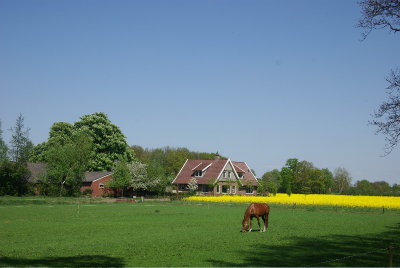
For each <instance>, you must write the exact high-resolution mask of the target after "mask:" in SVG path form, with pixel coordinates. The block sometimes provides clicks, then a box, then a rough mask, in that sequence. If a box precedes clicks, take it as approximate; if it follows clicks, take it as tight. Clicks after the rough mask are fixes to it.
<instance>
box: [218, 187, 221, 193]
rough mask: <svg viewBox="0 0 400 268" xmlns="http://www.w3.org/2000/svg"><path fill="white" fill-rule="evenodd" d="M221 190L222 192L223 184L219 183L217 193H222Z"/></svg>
mask: <svg viewBox="0 0 400 268" xmlns="http://www.w3.org/2000/svg"><path fill="white" fill-rule="evenodd" d="M220 192H221V186H220V185H217V193H220Z"/></svg>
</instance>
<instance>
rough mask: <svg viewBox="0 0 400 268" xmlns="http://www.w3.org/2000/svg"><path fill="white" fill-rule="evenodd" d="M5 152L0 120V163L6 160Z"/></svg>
mask: <svg viewBox="0 0 400 268" xmlns="http://www.w3.org/2000/svg"><path fill="white" fill-rule="evenodd" d="M7 152H8V147H7V144H6V143H5V142H4V140H3V130H2V128H1V120H0V163H1V162H3V161H6V160H8V158H7Z"/></svg>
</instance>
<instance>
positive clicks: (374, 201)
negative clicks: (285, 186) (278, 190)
mask: <svg viewBox="0 0 400 268" xmlns="http://www.w3.org/2000/svg"><path fill="white" fill-rule="evenodd" d="M184 200H188V201H206V202H227V203H236V202H244V203H275V204H291V205H293V204H297V205H321V206H323V205H327V206H345V207H369V208H382V207H384V208H392V209H400V197H393V196H352V195H327V194H309V195H305V194H292V195H291V196H289V195H287V194H277V195H276V196H235V195H221V196H191V197H187V198H185V199H184Z"/></svg>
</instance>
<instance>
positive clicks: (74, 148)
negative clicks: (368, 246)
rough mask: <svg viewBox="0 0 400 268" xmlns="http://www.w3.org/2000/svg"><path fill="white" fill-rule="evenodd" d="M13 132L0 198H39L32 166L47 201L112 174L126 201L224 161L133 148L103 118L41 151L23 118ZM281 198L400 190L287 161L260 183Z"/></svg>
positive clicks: (54, 136) (61, 125) (183, 151)
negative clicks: (206, 162)
mask: <svg viewBox="0 0 400 268" xmlns="http://www.w3.org/2000/svg"><path fill="white" fill-rule="evenodd" d="M10 130H11V132H12V137H11V140H10V142H9V146H8V145H7V144H6V142H5V141H4V140H3V137H2V129H1V121H0V195H25V194H32V193H35V192H36V193H37V192H38V191H37V190H38V189H32V187H30V186H31V185H30V184H29V177H30V174H29V170H28V169H27V163H28V162H39V163H45V164H46V166H47V172H46V174H43V176H42V177H41V178H40V191H39V192H40V194H44V195H53V196H77V195H80V194H81V193H80V187H81V185H82V180H83V178H84V173H85V171H112V172H113V181H112V182H111V183H110V184H109V185H108V187H110V188H112V189H114V192H115V193H118V194H121V195H123V194H124V193H126V192H127V190H128V189H130V190H132V189H133V190H134V191H136V192H147V193H153V194H163V193H164V192H165V189H166V187H168V186H171V182H172V180H173V179H174V178H175V176H176V174H177V173H178V172H179V170H180V169H181V167H182V166H183V164H184V162H185V161H186V159H215V158H216V156H219V155H218V153H201V152H200V153H199V152H192V151H190V150H189V149H187V148H171V147H165V148H157V149H147V148H146V149H144V148H142V147H141V146H138V145H135V146H128V144H127V141H126V137H125V136H124V134H123V133H122V132H121V130H120V129H119V127H118V126H116V125H114V124H112V123H111V121H110V120H109V119H108V116H107V115H106V114H104V113H94V114H89V115H84V116H82V117H81V118H80V120H78V121H76V122H75V123H73V124H70V123H66V122H55V123H54V124H53V125H52V126H51V128H50V131H49V137H48V139H47V141H46V142H43V143H41V144H38V145H36V146H33V143H32V142H31V140H30V139H29V128H25V126H24V118H23V116H22V115H19V116H18V118H17V120H16V123H15V126H14V127H12V128H11V129H10ZM219 157H220V156H219ZM221 158H224V157H221ZM277 192H280V193H288V194H291V193H304V194H310V193H315V194H323V193H338V194H356V195H400V193H399V185H397V184H395V185H393V186H390V185H389V184H388V183H387V182H384V181H382V182H373V183H372V182H368V181H366V180H362V181H358V182H356V183H355V184H354V185H352V184H351V177H350V174H349V172H348V171H347V170H346V169H344V168H337V169H335V170H334V172H333V173H332V172H331V171H330V170H328V169H326V168H325V169H319V168H317V167H315V166H314V165H313V163H311V162H307V161H299V160H298V159H296V158H292V159H288V160H287V162H286V164H285V166H284V167H282V168H281V169H280V170H278V169H275V170H273V171H270V172H266V173H265V174H263V176H262V178H260V179H259V188H258V193H261V194H265V193H277Z"/></svg>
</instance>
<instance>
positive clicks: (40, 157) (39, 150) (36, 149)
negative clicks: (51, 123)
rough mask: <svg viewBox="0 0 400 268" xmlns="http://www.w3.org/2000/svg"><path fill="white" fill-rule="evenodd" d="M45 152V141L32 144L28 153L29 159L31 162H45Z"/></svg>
mask: <svg viewBox="0 0 400 268" xmlns="http://www.w3.org/2000/svg"><path fill="white" fill-rule="evenodd" d="M46 152H47V142H42V143H39V144H37V145H35V146H33V148H32V150H31V152H30V154H29V161H30V162H33V163H45V162H46Z"/></svg>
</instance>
